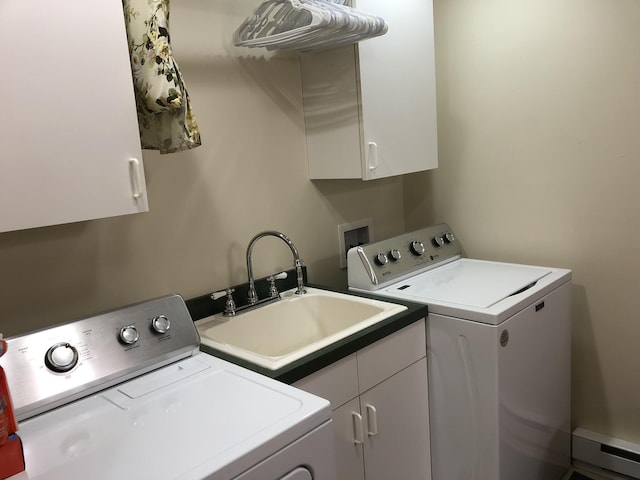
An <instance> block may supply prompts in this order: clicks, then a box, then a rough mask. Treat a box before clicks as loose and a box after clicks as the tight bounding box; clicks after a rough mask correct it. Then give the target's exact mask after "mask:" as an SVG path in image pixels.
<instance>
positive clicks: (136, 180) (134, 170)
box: [129, 158, 142, 200]
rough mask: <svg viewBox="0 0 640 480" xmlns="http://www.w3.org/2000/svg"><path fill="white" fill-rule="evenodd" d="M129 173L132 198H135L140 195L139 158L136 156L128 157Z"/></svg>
mask: <svg viewBox="0 0 640 480" xmlns="http://www.w3.org/2000/svg"><path fill="white" fill-rule="evenodd" d="M129 174H130V175H131V190H132V192H133V198H135V199H136V200H137V199H139V198H140V195H142V187H141V185H142V182H141V178H140V160H138V159H137V158H130V159H129Z"/></svg>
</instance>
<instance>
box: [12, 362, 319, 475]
mask: <svg viewBox="0 0 640 480" xmlns="http://www.w3.org/2000/svg"><path fill="white" fill-rule="evenodd" d="M330 415H331V413H330V406H329V402H327V401H326V400H323V399H320V398H318V397H315V396H313V395H310V394H307V393H306V392H302V391H300V390H297V389H294V388H292V387H290V386H288V385H284V384H281V383H280V382H276V381H274V380H272V379H269V378H266V377H263V376H262V375H258V374H256V373H254V372H251V371H248V370H246V369H243V368H241V367H238V366H236V365H232V364H230V363H227V362H224V361H223V360H220V359H217V358H215V357H212V356H209V355H206V354H204V353H198V354H196V355H195V356H193V357H191V358H188V359H185V360H182V361H180V362H177V363H175V364H172V365H169V366H167V367H164V368H162V369H160V370H157V371H155V372H151V373H149V374H146V375H144V376H142V377H138V378H136V379H133V380H130V381H128V382H125V383H123V384H120V385H117V386H115V387H112V388H110V389H108V390H105V391H103V392H100V393H98V394H95V395H91V396H89V397H86V398H83V399H81V400H78V401H76V402H73V403H70V404H68V405H65V406H63V407H60V408H58V409H56V410H52V411H50V412H47V413H44V414H42V415H40V416H36V417H33V418H31V419H28V420H26V421H24V422H21V423H20V427H19V432H18V433H19V435H20V436H21V437H22V440H23V444H24V453H25V463H26V465H27V471H26V473H25V474H22V475H23V476H18V477H17V479H16V480H22V479H23V478H24V479H25V480H26V479H27V478H29V479H31V480H84V479H87V478H94V479H105V480H106V479H109V480H111V479H114V480H115V479H126V478H175V479H180V480H195V479H200V478H205V477H206V478H208V479H211V480H223V479H229V478H235V477H236V476H237V475H239V474H240V473H241V472H244V471H245V470H247V469H249V468H251V467H253V466H254V465H256V464H257V463H259V462H261V461H263V460H264V459H266V458H268V457H270V456H271V455H273V454H274V453H276V452H278V451H280V450H281V449H283V448H285V447H286V446H287V445H289V444H291V443H292V442H293V441H295V440H297V439H299V438H301V437H302V436H304V435H305V434H307V433H308V432H310V431H312V430H313V429H314V428H316V427H317V426H318V425H320V424H322V423H324V422H326V421H328V420H329V418H330Z"/></svg>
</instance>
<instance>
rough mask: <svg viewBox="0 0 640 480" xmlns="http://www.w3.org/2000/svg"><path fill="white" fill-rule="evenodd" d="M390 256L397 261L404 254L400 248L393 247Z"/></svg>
mask: <svg viewBox="0 0 640 480" xmlns="http://www.w3.org/2000/svg"><path fill="white" fill-rule="evenodd" d="M389 258H390V259H391V260H393V261H394V262H397V261H398V260H400V259H401V258H402V254H401V253H400V250H398V249H397V248H393V249H391V250H390V251H389Z"/></svg>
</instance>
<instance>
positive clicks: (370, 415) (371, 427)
mask: <svg viewBox="0 0 640 480" xmlns="http://www.w3.org/2000/svg"><path fill="white" fill-rule="evenodd" d="M366 409H367V425H368V427H367V433H368V434H369V436H370V437H373V436H375V435H377V434H378V411H377V410H376V407H374V406H373V405H367V407H366Z"/></svg>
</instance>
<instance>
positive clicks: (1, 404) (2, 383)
mask: <svg viewBox="0 0 640 480" xmlns="http://www.w3.org/2000/svg"><path fill="white" fill-rule="evenodd" d="M5 351H6V342H5V341H4V340H0V355H2V354H3V353H4V352H5ZM17 430H18V425H17V424H16V417H15V415H14V414H13V405H12V404H11V395H9V385H8V384H7V377H6V376H5V374H4V370H3V369H2V367H0V446H1V445H3V444H4V443H5V442H6V441H7V439H8V437H9V435H11V434H12V433H16V431H17Z"/></svg>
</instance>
